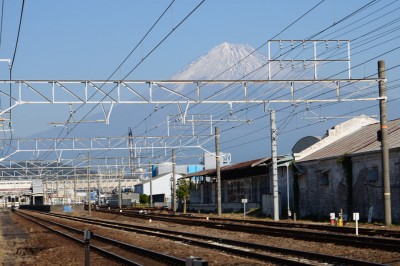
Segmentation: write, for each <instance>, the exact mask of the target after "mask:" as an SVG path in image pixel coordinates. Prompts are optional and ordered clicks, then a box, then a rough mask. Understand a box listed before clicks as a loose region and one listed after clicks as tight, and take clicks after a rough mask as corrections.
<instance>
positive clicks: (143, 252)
mask: <svg viewBox="0 0 400 266" xmlns="http://www.w3.org/2000/svg"><path fill="white" fill-rule="evenodd" d="M14 213H16V214H18V215H20V216H21V217H24V218H25V219H28V220H30V221H31V222H34V223H36V224H38V225H40V226H42V227H44V228H46V229H48V230H51V231H53V232H55V233H58V234H60V235H62V236H64V237H67V238H69V239H71V240H74V241H76V242H79V243H81V244H82V245H83V244H84V241H83V240H80V239H77V238H75V237H73V236H70V235H68V234H65V233H63V232H61V231H58V230H55V229H54V228H51V227H49V226H46V225H45V224H42V223H40V222H38V221H35V220H34V219H38V220H41V221H45V222H46V223H50V224H53V225H56V226H59V227H62V228H64V229H67V230H68V231H73V232H75V233H80V234H82V235H83V230H80V229H77V228H73V227H71V226H67V225H64V224H61V223H57V222H54V221H49V220H45V219H42V218H39V217H36V216H32V215H29V214H27V213H26V212H24V213H21V212H20V211H16V212H14ZM30 217H34V219H32V218H30ZM93 239H96V240H99V241H101V242H104V243H107V244H112V245H114V246H118V247H120V248H121V249H124V250H127V251H130V252H131V253H134V254H138V255H140V256H143V257H147V258H150V259H152V260H156V261H161V262H165V263H166V264H168V265H185V262H186V261H185V260H183V259H179V258H176V257H173V256H169V255H166V254H162V253H159V252H155V251H151V250H148V249H144V248H140V247H137V246H134V245H130V244H126V243H123V242H121V241H117V240H114V239H111V238H107V237H103V236H100V235H97V234H94V235H93ZM90 247H91V249H94V250H95V251H97V252H98V253H99V254H100V255H103V256H105V257H108V258H111V259H113V260H116V261H118V262H120V263H122V264H124V265H141V264H139V263H136V262H134V261H132V260H129V259H127V258H124V257H122V256H120V255H118V254H116V253H113V252H110V251H107V250H105V249H102V248H100V247H98V246H95V245H91V246H90Z"/></svg>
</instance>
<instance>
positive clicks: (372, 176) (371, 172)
mask: <svg viewBox="0 0 400 266" xmlns="http://www.w3.org/2000/svg"><path fill="white" fill-rule="evenodd" d="M367 180H368V181H379V170H378V166H372V167H368V168H367Z"/></svg>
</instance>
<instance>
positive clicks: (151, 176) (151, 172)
mask: <svg viewBox="0 0 400 266" xmlns="http://www.w3.org/2000/svg"><path fill="white" fill-rule="evenodd" d="M151 165H152V162H151V159H150V162H149V169H150V171H149V173H150V174H149V177H150V207H153V171H152V167H151Z"/></svg>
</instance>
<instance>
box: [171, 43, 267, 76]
mask: <svg viewBox="0 0 400 266" xmlns="http://www.w3.org/2000/svg"><path fill="white" fill-rule="evenodd" d="M267 62H268V59H267V57H266V56H264V55H263V54H261V53H260V52H259V51H255V49H254V48H253V47H251V46H250V45H247V44H231V43H227V42H224V43H222V44H220V45H218V46H216V47H214V48H213V49H211V50H210V51H209V52H208V53H207V54H205V55H203V56H201V57H199V58H198V59H197V60H195V61H193V62H192V63H190V64H189V65H188V66H187V67H186V68H185V69H184V70H183V71H181V72H179V73H177V74H176V75H174V76H173V77H172V79H173V80H194V79H197V80H201V79H219V80H232V79H241V78H245V79H265V78H266V77H267V75H268V72H267V68H266V64H267Z"/></svg>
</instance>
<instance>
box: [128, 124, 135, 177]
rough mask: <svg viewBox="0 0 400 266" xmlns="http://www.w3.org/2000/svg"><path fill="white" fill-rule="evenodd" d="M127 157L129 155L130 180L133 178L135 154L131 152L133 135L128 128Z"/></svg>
mask: <svg viewBox="0 0 400 266" xmlns="http://www.w3.org/2000/svg"><path fill="white" fill-rule="evenodd" d="M128 136H129V155H130V160H131V174H132V178H135V154H134V152H133V134H132V128H131V127H130V128H129V133H128Z"/></svg>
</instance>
